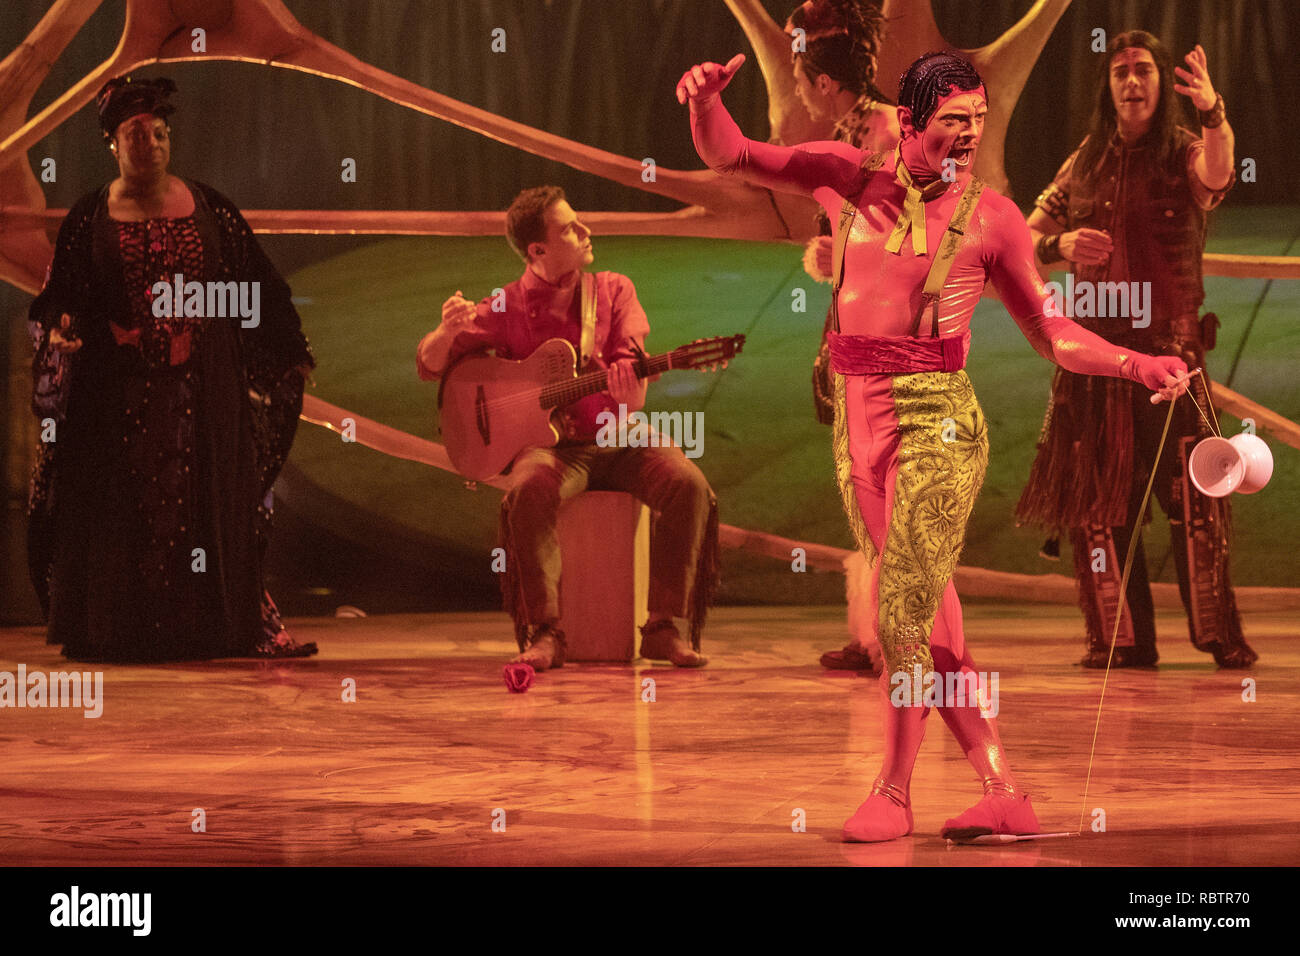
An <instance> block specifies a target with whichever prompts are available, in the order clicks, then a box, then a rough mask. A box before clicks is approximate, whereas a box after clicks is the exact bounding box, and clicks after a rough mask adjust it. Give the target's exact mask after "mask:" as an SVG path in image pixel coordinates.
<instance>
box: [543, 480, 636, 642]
mask: <svg viewBox="0 0 1300 956" xmlns="http://www.w3.org/2000/svg"><path fill="white" fill-rule="evenodd" d="M558 530H559V536H560V557H561V560H562V561H563V569H562V571H561V573H560V628H561V630H563V631H564V637H565V641H566V644H567V653H566V657H567V659H568V660H571V661H605V662H609V661H618V662H621V663H627V662H629V661H631V660H632V659H633V658H634V657H636V655H637V652H638V650H639V648H640V643H639V642H640V639H641V633H640V631H639V630H638V629H637V628H638V626H639V625H641V624H644V623H645V622H646V618H647V617H648V616H649V615H648V612H647V610H646V600H647V596H648V595H649V591H650V509H649V508H647V507H646V506H645V505H644V504H642V503H641V502H640V501H638V500H637V499H636V498H635V497H633V496H632V495H629V494H626V493H624V492H621V491H586V492H583V493H582V494H580V495H578V497H576V498H572V499H570V500H569V501H567V502H565V503H564V504H563V505H562V506H561V507H560V514H559V529H558Z"/></svg>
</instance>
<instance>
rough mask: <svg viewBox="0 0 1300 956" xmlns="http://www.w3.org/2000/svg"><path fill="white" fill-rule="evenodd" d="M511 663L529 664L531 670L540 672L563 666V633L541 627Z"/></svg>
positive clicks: (549, 627)
mask: <svg viewBox="0 0 1300 956" xmlns="http://www.w3.org/2000/svg"><path fill="white" fill-rule="evenodd" d="M512 663H515V664H529V665H531V666H532V668H533V670H535V671H537V672H539V673H540V672H541V671H544V670H550V669H552V668H555V667H563V666H564V632H563V631H561V630H558V629H556V628H554V627H552V626H551V625H550V624H543V625H541V626H540V627H539V628H538V629H537V631H536V633H534V634H533V639H532V640H531V641H529V642H528V647H527V648H526V649H525V650H524V652H523V653H522V654H520V655H519V656H517V657H515V658H514V660H513V661H512Z"/></svg>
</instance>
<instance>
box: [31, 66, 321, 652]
mask: <svg viewBox="0 0 1300 956" xmlns="http://www.w3.org/2000/svg"><path fill="white" fill-rule="evenodd" d="M175 89H176V87H175V85H174V84H173V83H172V82H171V81H170V80H167V79H158V80H153V81H139V80H132V79H131V78H127V79H117V80H113V81H111V82H110V83H108V84H107V85H106V86H105V87H104V89H103V90H102V91H101V92H100V94H99V99H98V105H99V119H100V126H101V128H102V129H103V131H104V138H105V139H106V140H108V144H109V149H110V150H112V152H113V155H114V156H115V158H116V159H117V163H118V168H119V172H120V175H119V177H118V178H117V179H115V180H113V182H111V183H109V184H108V185H107V186H104V187H103V188H102V189H99V190H96V191H95V192H93V193H91V194H89V195H87V196H85V197H83V198H82V199H81V200H80V201H79V202H78V203H77V204H76V205H75V206H74V207H73V208H72V209H71V210H70V211H69V214H68V217H67V219H66V220H65V221H64V223H63V225H62V227H61V228H60V230H59V238H58V243H57V245H56V248H55V255H54V261H53V263H52V265H51V267H50V273H49V277H48V278H47V280H46V284H45V288H44V289H43V290H42V292H41V294H40V295H39V296H38V297H37V299H36V300H35V302H33V303H32V307H31V312H30V321H31V327H32V332H33V337H34V339H35V344H36V347H37V355H36V361H35V365H34V375H35V393H34V401H33V406H34V409H35V411H36V413H37V416H38V417H39V418H40V419H41V420H42V442H41V445H40V448H39V453H38V459H37V466H36V472H35V475H34V477H33V482H32V494H31V502H30V518H31V521H30V532H29V559H30V562H31V571H32V580H33V583H34V584H35V586H36V590H37V593H38V595H39V596H40V599H41V603H42V606H43V607H44V609H45V611H46V615H47V620H48V624H49V632H48V639H49V642H50V643H52V644H60V645H62V646H63V650H64V654H65V655H66V656H67V657H69V658H72V659H74V660H118V661H133V660H138V661H158V660H197V659H207V658H213V657H228V656H261V657H288V656H304V655H306V654H309V653H313V652H314V651H315V645H299V644H297V643H296V642H294V641H293V640H292V639H291V638H290V637H289V636H288V634H287V632H285V631H284V629H283V625H282V624H281V623H280V621H279V615H278V613H277V612H276V610H275V605H274V603H272V602H271V600H270V597H269V595H267V594H266V592H265V591H264V589H263V586H262V559H263V554H264V551H265V542H266V534H267V532H268V530H269V523H270V509H269V504H270V489H271V484H272V483H273V482H274V480H275V477H276V475H277V474H278V472H279V469H280V466H281V465H282V464H283V463H284V460H285V458H286V457H287V455H288V451H289V446H290V445H291V444H292V441H293V435H294V430H295V427H296V424H297V416H298V412H299V411H300V409H301V406H302V391H303V383H304V379H305V376H306V375H307V374H309V373H310V371H311V369H312V368H313V367H314V364H315V363H314V361H313V359H312V356H311V351H310V349H309V347H308V345H307V341H306V339H305V338H304V337H303V335H302V331H301V326H300V322H299V318H298V315H297V313H296V311H295V310H294V308H293V305H292V304H291V302H290V300H289V287H288V286H287V285H286V284H285V282H284V280H283V279H282V278H281V277H280V276H279V274H278V273H277V272H276V271H275V268H274V266H272V265H271V263H270V261H269V260H268V259H267V258H266V256H265V254H264V253H263V252H262V250H261V248H260V247H259V246H258V244H257V241H256V239H255V238H254V237H253V233H252V231H251V230H250V229H249V227H248V225H247V223H245V222H244V219H243V217H242V216H241V215H240V214H239V210H238V209H236V208H235V207H234V206H233V205H232V204H231V203H230V201H229V200H227V199H225V198H224V197H223V196H221V195H220V194H219V193H217V192H216V191H215V190H213V189H211V188H210V187H208V186H205V185H203V184H202V183H198V182H194V181H192V180H184V179H180V178H178V177H176V176H173V175H171V174H169V172H168V163H169V160H170V139H169V137H170V132H171V131H170V128H169V126H168V125H167V122H166V117H167V116H168V115H170V114H171V113H172V112H173V109H174V107H172V106H171V105H170V104H169V103H168V102H167V99H168V96H169V95H170V94H171V93H173V92H174V91H175ZM177 275H181V276H183V282H184V283H186V284H188V283H191V282H198V283H203V284H204V287H207V284H208V283H216V282H222V283H225V282H234V283H237V286H229V287H226V286H223V287H221V288H223V289H226V288H231V289H233V288H240V289H242V291H243V292H244V300H243V301H244V302H245V303H255V304H256V306H257V307H256V308H255V309H250V310H246V311H247V312H249V313H251V314H250V315H241V314H239V311H238V310H234V311H235V313H236V314H234V315H231V314H229V312H228V311H226V310H225V309H224V308H223V309H213V308H212V304H213V302H214V300H213V299H212V298H211V297H210V296H209V297H206V298H205V299H202V301H201V302H200V300H198V299H196V300H193V302H194V305H195V307H191V308H180V307H179V306H180V303H179V302H178V303H177V306H178V308H177V309H176V310H175V314H174V317H173V313H172V310H170V309H166V308H161V307H160V308H155V305H157V304H158V303H155V301H154V300H155V294H156V291H157V292H158V294H161V286H159V287H158V288H157V290H156V289H155V286H156V284H157V283H160V282H163V283H167V284H168V285H171V284H172V283H173V281H174V280H175V277H176V276H177ZM254 291H255V292H256V297H254V295H253V293H254ZM187 301H189V299H188V297H187ZM232 301H233V300H232ZM222 312H224V313H225V314H224V315H222V314H212V313H222ZM183 313H202V314H183Z"/></svg>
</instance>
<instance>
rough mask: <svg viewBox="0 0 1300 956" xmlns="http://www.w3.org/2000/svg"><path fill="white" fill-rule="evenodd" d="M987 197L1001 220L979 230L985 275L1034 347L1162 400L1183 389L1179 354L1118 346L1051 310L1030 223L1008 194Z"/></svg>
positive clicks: (1066, 363) (1184, 371) (992, 211)
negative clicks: (1126, 381) (1134, 385)
mask: <svg viewBox="0 0 1300 956" xmlns="http://www.w3.org/2000/svg"><path fill="white" fill-rule="evenodd" d="M990 198H992V199H994V202H993V203H991V204H990V206H991V208H990V210H989V212H988V213H987V215H988V216H989V217H990V218H993V219H1000V220H1002V221H1001V222H998V223H996V226H997V228H994V229H985V230H984V241H985V243H986V247H985V255H986V256H987V257H988V268H989V278H990V279H991V280H992V281H993V285H994V286H995V287H996V288H997V290H998V295H999V296H1000V297H1001V299H1002V303H1003V304H1004V305H1005V306H1006V307H1007V311H1008V312H1010V313H1011V317H1012V318H1013V319H1015V321H1016V324H1017V325H1018V326H1020V331H1022V332H1023V333H1024V334H1025V338H1027V339H1028V340H1029V344H1030V345H1032V346H1033V347H1034V351H1036V352H1037V353H1038V354H1039V355H1041V356H1043V358H1045V359H1047V360H1048V361H1049V362H1052V363H1054V364H1056V365H1059V366H1060V367H1061V368H1063V369H1066V370H1067V371H1070V372H1077V373H1079V374H1081V375H1108V376H1110V377H1112V378H1126V379H1129V380H1131V381H1134V382H1139V383H1141V384H1142V385H1145V386H1146V387H1147V388H1149V389H1151V390H1152V391H1153V392H1158V393H1159V395H1160V398H1163V399H1165V400H1169V399H1172V398H1173V397H1174V396H1175V395H1178V394H1181V393H1182V392H1184V391H1186V379H1187V365H1186V364H1185V363H1184V362H1183V360H1182V359H1179V358H1174V357H1173V356H1171V355H1147V354H1145V353H1143V352H1137V351H1134V350H1133V349H1123V348H1119V347H1117V346H1115V345H1112V344H1111V343H1110V342H1107V341H1106V340H1105V339H1103V338H1102V337H1101V336H1100V335H1097V334H1095V333H1093V332H1089V331H1088V330H1087V329H1085V328H1084V327H1083V326H1081V325H1079V324H1078V323H1076V322H1073V321H1071V320H1070V319H1067V318H1066V317H1065V316H1064V315H1059V314H1052V313H1054V311H1055V310H1054V309H1052V308H1049V305H1048V303H1050V302H1051V296H1050V295H1049V294H1048V292H1047V290H1046V289H1045V288H1044V286H1043V282H1042V280H1041V279H1040V278H1039V276H1038V272H1037V270H1036V269H1035V268H1034V249H1033V243H1032V241H1031V239H1030V235H1029V227H1028V226H1026V225H1025V221H1024V220H1023V219H1021V217H1020V212H1019V210H1017V209H1016V207H1015V205H1014V204H1012V202H1011V201H1010V200H1008V199H1005V198H1004V197H1001V196H997V197H990ZM1153 400H1156V399H1155V398H1154V396H1153Z"/></svg>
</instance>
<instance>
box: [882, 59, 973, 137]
mask: <svg viewBox="0 0 1300 956" xmlns="http://www.w3.org/2000/svg"><path fill="white" fill-rule="evenodd" d="M983 85H984V81H983V80H981V79H980V75H979V73H978V72H977V71H976V69H975V67H974V66H972V65H971V63H970V61H969V60H967V59H965V58H964V57H960V56H958V55H957V54H955V53H927V54H925V56H922V57H917V59H915V60H914V61H912V65H911V66H909V67H908V68H907V70H906V72H904V73H903V75H902V77H901V78H900V79H899V81H898V105H899V106H906V107H907V108H908V109H909V110H911V111H912V125H913V126H915V127H916V128H917V129H925V127H926V124H927V123H929V122H930V117H931V116H933V115H934V110H935V107H937V106H938V105H939V100H940V99H942V98H943V97H945V96H947V95H948V94H949V93H951V92H952V91H953V88H954V87H955V88H956V89H959V90H977V89H979V88H980V87H981V86H983Z"/></svg>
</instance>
